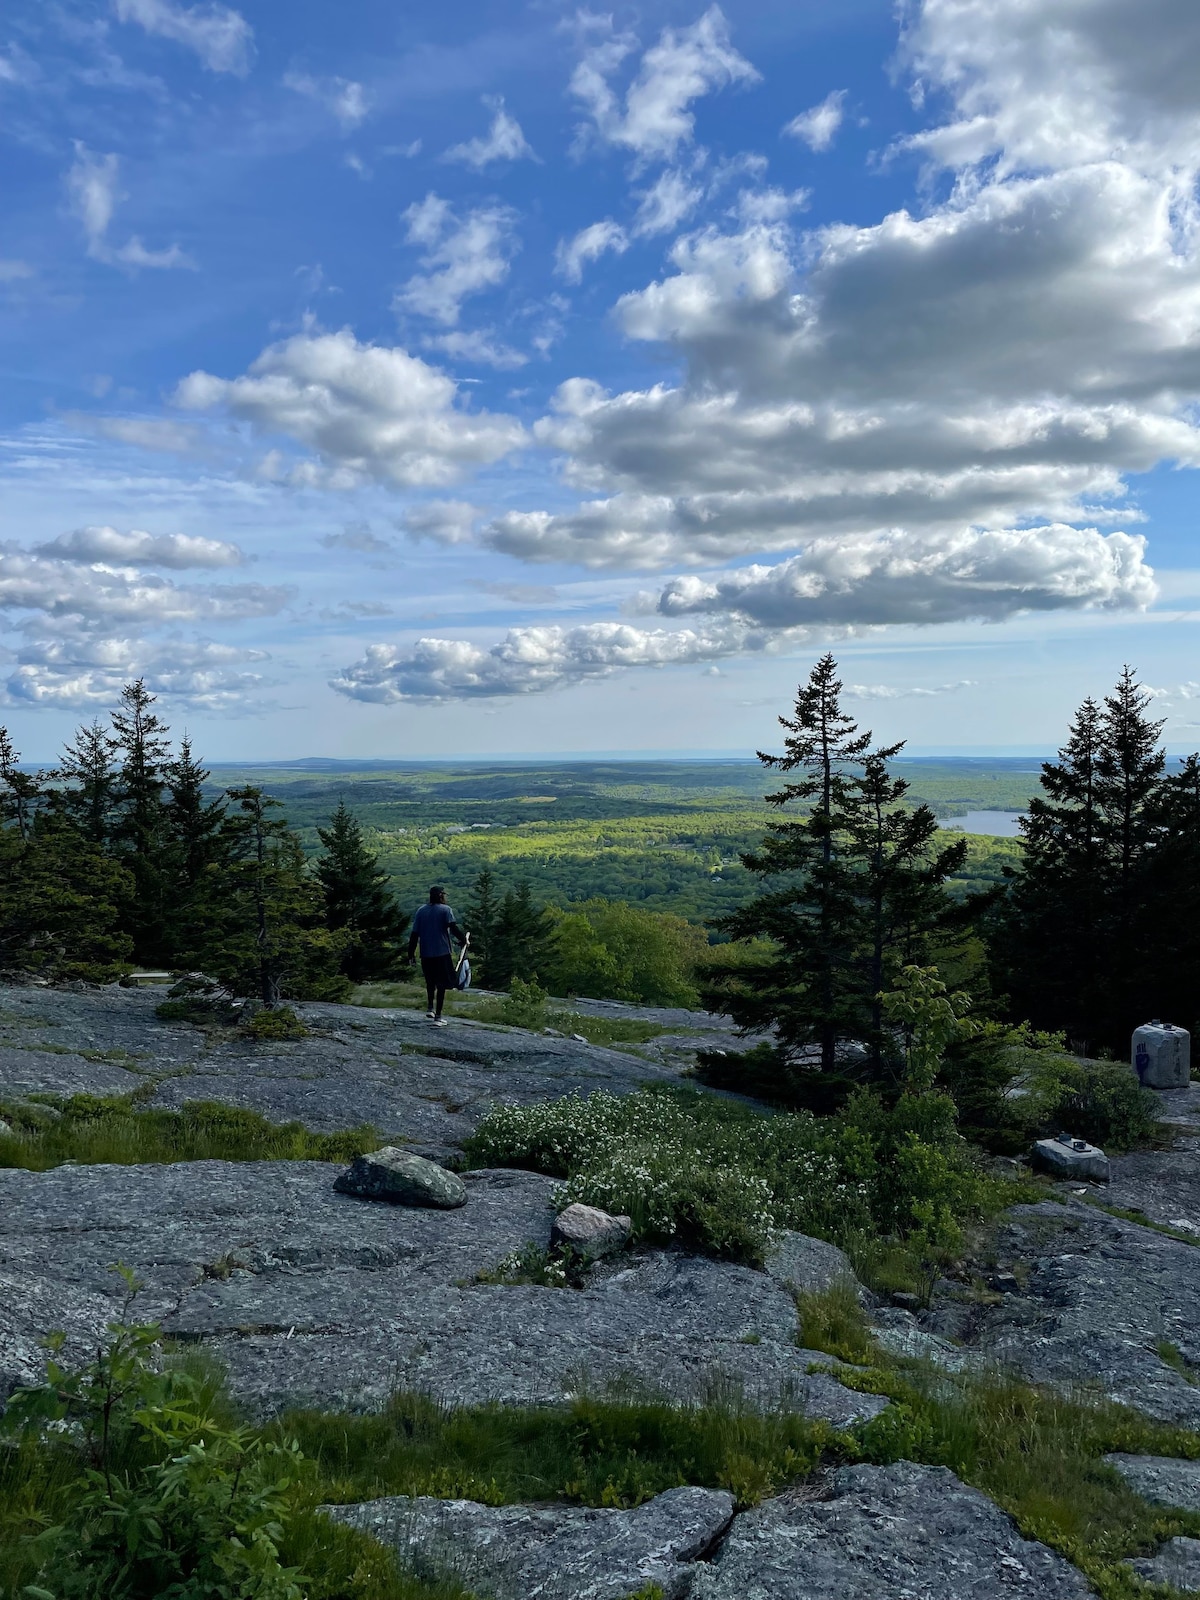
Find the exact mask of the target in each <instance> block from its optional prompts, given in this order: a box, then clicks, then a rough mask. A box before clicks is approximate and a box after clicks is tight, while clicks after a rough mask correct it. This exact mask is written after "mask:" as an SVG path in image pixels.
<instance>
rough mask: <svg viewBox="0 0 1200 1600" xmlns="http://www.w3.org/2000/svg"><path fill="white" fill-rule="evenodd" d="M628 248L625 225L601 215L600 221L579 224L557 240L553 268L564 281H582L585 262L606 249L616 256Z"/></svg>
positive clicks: (593, 259) (586, 263)
mask: <svg viewBox="0 0 1200 1600" xmlns="http://www.w3.org/2000/svg"><path fill="white" fill-rule="evenodd" d="M628 249H629V239H628V237H627V235H626V233H625V229H624V228H622V227H621V225H620V223H619V222H614V221H613V220H612V218H611V217H605V219H604V221H603V222H593V223H591V224H590V225H589V226H588V227H586V228H581V229H580V230H579V232H578V233H577V234H575V235H574V236H573V237H572V238H570V239H560V240H559V244H558V249H557V250H556V251H555V254H554V265H555V270H556V271H557V272H558V273H559V275H560V276H561V277H563V278H565V279H566V280H567V282H568V283H582V282H583V269H584V267H585V266H588V265H590V264H591V262H593V261H599V259H600V257H601V256H602V255H605V254H607V252H608V251H610V250H611V251H612V253H613V254H614V255H618V256H619V255H624V253H625V251H626V250H628Z"/></svg>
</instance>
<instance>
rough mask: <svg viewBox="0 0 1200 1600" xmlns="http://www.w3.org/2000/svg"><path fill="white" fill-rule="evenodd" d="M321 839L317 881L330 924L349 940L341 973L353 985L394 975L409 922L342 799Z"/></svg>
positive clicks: (403, 948) (322, 830) (319, 833)
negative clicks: (322, 892)
mask: <svg viewBox="0 0 1200 1600" xmlns="http://www.w3.org/2000/svg"><path fill="white" fill-rule="evenodd" d="M317 835H318V837H319V838H320V840H321V844H322V846H323V847H324V852H325V853H324V855H323V856H322V857H321V859H320V860H319V861H318V863H317V878H318V880H319V881H320V883H321V886H322V888H323V889H324V891H325V919H326V923H327V925H328V926H329V927H330V928H331V929H333V930H335V931H337V930H344V932H345V934H346V936H347V942H346V945H345V949H344V951H343V954H342V971H343V972H344V973H345V975H346V976H347V977H348V978H349V979H350V981H351V983H369V982H371V981H372V980H376V979H380V978H390V977H392V976H394V975H395V973H396V972H397V970H398V968H399V966H400V963H401V961H402V960H403V958H404V954H405V944H404V935H405V932H406V930H407V928H408V923H409V919H408V917H407V916H406V915H405V913H404V912H402V911H401V910H400V908H399V906H398V905H397V904H396V901H395V898H394V897H393V895H392V894H391V892H390V891H389V889H388V887H387V882H388V876H387V873H386V872H385V871H384V870H383V868H382V867H381V866H380V865H379V862H378V860H377V858H376V857H375V855H374V854H373V853H372V852H371V851H370V850H368V849H367V845H366V841H365V840H364V838H363V834H362V829H361V827H360V826H359V824H358V821H357V819H356V818H355V816H354V814H353V813H352V812H351V811H349V810H348V809H347V806H346V803H345V801H344V800H339V802H338V807H337V810H336V811H335V812H334V814H333V819H332V821H331V822H330V825H329V827H328V828H318V829H317Z"/></svg>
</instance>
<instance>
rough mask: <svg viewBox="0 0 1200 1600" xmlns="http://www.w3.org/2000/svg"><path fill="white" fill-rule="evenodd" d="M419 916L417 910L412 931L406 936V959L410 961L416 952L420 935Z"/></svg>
mask: <svg viewBox="0 0 1200 1600" xmlns="http://www.w3.org/2000/svg"><path fill="white" fill-rule="evenodd" d="M420 916H421V913H420V912H419V911H418V912H417V914H416V916H415V917H414V918H413V924H412V932H411V933H410V934H409V936H408V959H409V960H410V961H411V960H412V958H413V956H414V955H415V954H416V950H417V943H418V941H419V939H420V937H421V929H420V926H419V921H420Z"/></svg>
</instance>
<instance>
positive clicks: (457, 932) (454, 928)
mask: <svg viewBox="0 0 1200 1600" xmlns="http://www.w3.org/2000/svg"><path fill="white" fill-rule="evenodd" d="M449 930H450V932H451V933H452V934H453V935H454V937H455V938H456V939H457V940H458V942H459V944H460V945H465V944H466V942H467V940H468V939H469V938H470V937H471V935H470V932H469V931H468V929H466V928H462V927H460V926H459V925H458V923H457V922H453V921H452V922H451V923H450V924H449Z"/></svg>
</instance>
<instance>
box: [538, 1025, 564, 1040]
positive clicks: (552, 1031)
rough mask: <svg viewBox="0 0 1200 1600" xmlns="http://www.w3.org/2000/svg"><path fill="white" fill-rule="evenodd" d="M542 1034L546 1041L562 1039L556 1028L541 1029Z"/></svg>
mask: <svg viewBox="0 0 1200 1600" xmlns="http://www.w3.org/2000/svg"><path fill="white" fill-rule="evenodd" d="M542 1032H543V1033H544V1034H545V1036H546V1037H547V1038H548V1039H561V1038H562V1037H563V1035H562V1033H561V1031H560V1030H559V1029H558V1028H543V1029H542Z"/></svg>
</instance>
